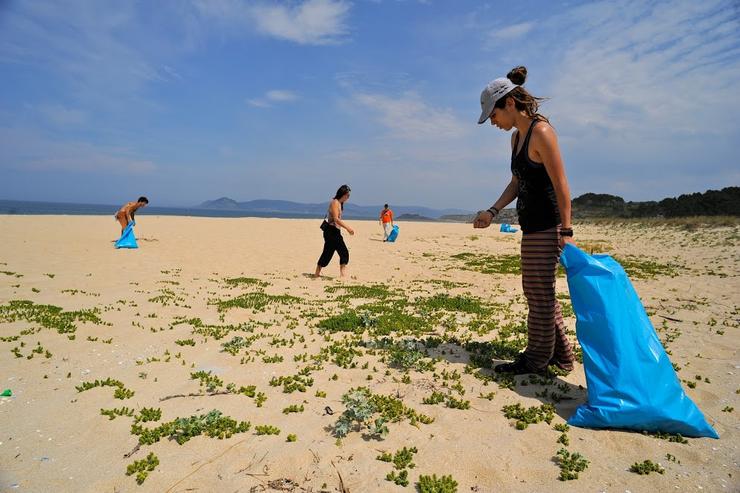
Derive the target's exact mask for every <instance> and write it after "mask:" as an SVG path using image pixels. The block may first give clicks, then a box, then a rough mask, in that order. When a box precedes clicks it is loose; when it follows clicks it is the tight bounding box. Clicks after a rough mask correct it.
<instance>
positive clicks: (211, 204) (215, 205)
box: [200, 197, 239, 209]
mask: <svg viewBox="0 0 740 493" xmlns="http://www.w3.org/2000/svg"><path fill="white" fill-rule="evenodd" d="M200 208H202V209H238V208H239V202H237V201H236V200H232V199H230V198H228V197H221V198H220V199H216V200H207V201H205V202H203V203H202V204H200Z"/></svg>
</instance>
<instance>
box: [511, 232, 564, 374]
mask: <svg viewBox="0 0 740 493" xmlns="http://www.w3.org/2000/svg"><path fill="white" fill-rule="evenodd" d="M558 229H559V228H557V227H556V228H551V229H547V230H545V231H538V232H536V233H525V234H523V235H522V287H523V288H524V296H525V297H526V298H527V305H528V307H529V314H528V316H527V349H525V350H524V359H525V362H526V363H527V365H528V366H529V367H530V368H532V369H533V370H543V369H545V368H546V367H547V365H548V363H551V362H552V363H553V364H557V365H558V366H560V367H561V368H563V369H568V370H570V369H572V368H573V361H574V359H575V358H574V357H573V349H572V348H571V345H570V341H569V340H568V338H567V337H566V335H565V323H564V322H563V315H562V313H561V312H560V303H559V302H558V300H557V299H556V298H555V276H556V274H557V269H558V260H559V259H560V250H561V249H560V245H559V244H558V238H559V234H558ZM551 360H552V361H551Z"/></svg>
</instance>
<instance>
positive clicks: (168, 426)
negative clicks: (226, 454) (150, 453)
mask: <svg viewBox="0 0 740 493" xmlns="http://www.w3.org/2000/svg"><path fill="white" fill-rule="evenodd" d="M250 427H251V424H250V423H249V422H248V421H241V422H239V421H236V420H235V419H233V418H231V417H230V416H224V415H223V414H222V413H221V411H219V410H217V409H214V410H212V411H210V412H209V413H206V414H200V415H193V416H190V417H187V418H175V419H174V420H172V421H169V422H167V423H163V424H161V425H160V426H157V427H155V428H144V427H143V426H141V425H140V424H138V423H134V424H133V425H131V433H132V434H133V435H137V436H138V437H139V444H140V445H151V444H153V443H157V442H159V441H160V440H161V439H162V438H169V439H172V440H174V441H176V442H177V443H178V444H180V445H182V444H184V443H185V442H187V441H189V440H190V439H191V438H194V437H197V436H200V435H206V436H208V437H210V438H219V439H224V438H230V437H231V436H232V435H234V434H236V433H245V432H247V431H249V428H250Z"/></svg>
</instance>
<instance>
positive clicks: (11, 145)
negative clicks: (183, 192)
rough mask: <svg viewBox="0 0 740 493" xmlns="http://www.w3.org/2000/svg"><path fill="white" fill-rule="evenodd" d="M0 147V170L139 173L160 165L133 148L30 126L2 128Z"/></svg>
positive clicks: (0, 130) (153, 169)
mask: <svg viewBox="0 0 740 493" xmlns="http://www.w3.org/2000/svg"><path fill="white" fill-rule="evenodd" d="M0 147H2V149H3V155H2V157H1V158H0V170H3V169H5V170H15V171H32V172H39V173H44V172H48V171H70V172H84V173H90V174H109V175H110V174H112V175H140V174H149V173H152V172H154V171H155V170H156V168H157V166H156V165H155V163H154V162H152V161H150V160H148V159H143V158H141V157H138V156H136V155H135V153H133V152H132V151H131V150H130V149H125V148H116V147H109V146H100V145H96V144H93V143H89V142H79V141H70V140H57V139H54V138H52V137H48V136H46V135H43V134H40V133H38V132H36V131H34V130H29V129H20V128H11V127H0Z"/></svg>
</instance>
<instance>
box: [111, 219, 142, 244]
mask: <svg viewBox="0 0 740 493" xmlns="http://www.w3.org/2000/svg"><path fill="white" fill-rule="evenodd" d="M134 225H136V222H135V221H131V222H130V223H128V226H126V229H124V230H123V233H121V237H120V238H119V239H118V241H116V245H115V246H116V248H139V245H138V244H137V243H136V236H134Z"/></svg>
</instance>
